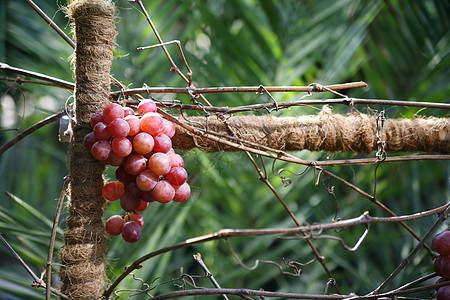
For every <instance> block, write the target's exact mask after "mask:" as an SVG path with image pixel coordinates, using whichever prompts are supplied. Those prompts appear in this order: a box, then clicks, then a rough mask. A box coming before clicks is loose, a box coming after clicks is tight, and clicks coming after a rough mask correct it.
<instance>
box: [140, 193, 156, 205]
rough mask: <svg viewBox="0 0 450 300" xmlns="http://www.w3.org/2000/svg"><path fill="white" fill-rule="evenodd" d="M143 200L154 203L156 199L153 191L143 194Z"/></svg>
mask: <svg viewBox="0 0 450 300" xmlns="http://www.w3.org/2000/svg"><path fill="white" fill-rule="evenodd" d="M141 200H142V201H145V202H153V201H155V197H154V196H153V191H148V192H142V193H141Z"/></svg>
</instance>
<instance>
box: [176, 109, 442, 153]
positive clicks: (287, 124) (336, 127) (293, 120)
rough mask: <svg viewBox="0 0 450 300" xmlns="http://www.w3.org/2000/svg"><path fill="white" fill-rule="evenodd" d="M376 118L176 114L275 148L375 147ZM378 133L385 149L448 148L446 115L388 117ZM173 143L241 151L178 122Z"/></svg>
mask: <svg viewBox="0 0 450 300" xmlns="http://www.w3.org/2000/svg"><path fill="white" fill-rule="evenodd" d="M376 118H377V115H368V114H363V113H359V112H354V113H351V114H348V115H341V114H333V113H331V109H330V108H329V107H328V106H325V107H324V108H323V109H322V111H321V112H320V113H319V114H317V115H308V116H299V117H273V116H271V115H265V116H253V115H246V116H232V117H229V118H227V119H226V122H227V124H228V126H229V127H227V126H226V125H225V124H224V123H223V122H222V121H221V120H218V119H217V118H215V117H209V118H205V117H190V118H187V119H183V118H180V121H181V122H183V123H185V124H186V125H189V126H192V127H196V128H200V129H207V130H209V131H214V132H217V133H220V134H222V135H231V136H233V135H234V136H235V137H238V138H240V139H243V140H247V141H250V142H253V143H257V144H260V145H263V146H266V147H270V148H273V149H277V150H283V151H297V150H305V149H306V150H311V151H321V150H323V151H330V152H356V153H361V152H367V153H370V152H372V151H377V149H378V144H377V142H378V138H377V120H376ZM230 129H231V131H232V132H230ZM380 133H382V134H381V139H382V141H384V149H385V151H387V152H417V151H423V152H437V153H450V119H449V118H435V117H429V118H414V119H389V118H387V119H386V121H385V122H384V126H383V131H382V132H380ZM173 147H174V148H177V149H180V150H189V149H193V148H199V149H201V150H203V151H207V152H217V151H240V150H239V149H237V148H234V147H232V146H229V145H226V144H222V143H219V142H216V141H212V140H210V139H208V138H206V137H202V136H201V135H194V134H192V133H190V132H188V131H186V130H185V129H183V128H182V127H180V126H176V134H175V136H174V137H173Z"/></svg>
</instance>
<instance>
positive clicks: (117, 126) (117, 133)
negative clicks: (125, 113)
mask: <svg viewBox="0 0 450 300" xmlns="http://www.w3.org/2000/svg"><path fill="white" fill-rule="evenodd" d="M108 131H109V134H111V136H112V137H113V138H117V137H126V136H127V135H128V134H129V133H130V124H128V122H127V121H125V120H124V119H115V120H114V121H112V122H111V123H110V124H109V125H108Z"/></svg>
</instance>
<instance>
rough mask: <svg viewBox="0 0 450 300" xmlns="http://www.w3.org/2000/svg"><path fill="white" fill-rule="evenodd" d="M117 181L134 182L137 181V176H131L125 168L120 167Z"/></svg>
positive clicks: (117, 171)
mask: <svg viewBox="0 0 450 300" xmlns="http://www.w3.org/2000/svg"><path fill="white" fill-rule="evenodd" d="M115 175H116V179H117V180H119V181H120V182H134V181H135V180H136V176H135V175H131V174H129V173H127V171H125V167H124V166H123V165H120V166H119V167H118V168H117V169H116V172H115Z"/></svg>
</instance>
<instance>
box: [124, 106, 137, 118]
mask: <svg viewBox="0 0 450 300" xmlns="http://www.w3.org/2000/svg"><path fill="white" fill-rule="evenodd" d="M126 116H134V110H133V109H132V108H131V107H124V108H123V117H124V118H125V117H126Z"/></svg>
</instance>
